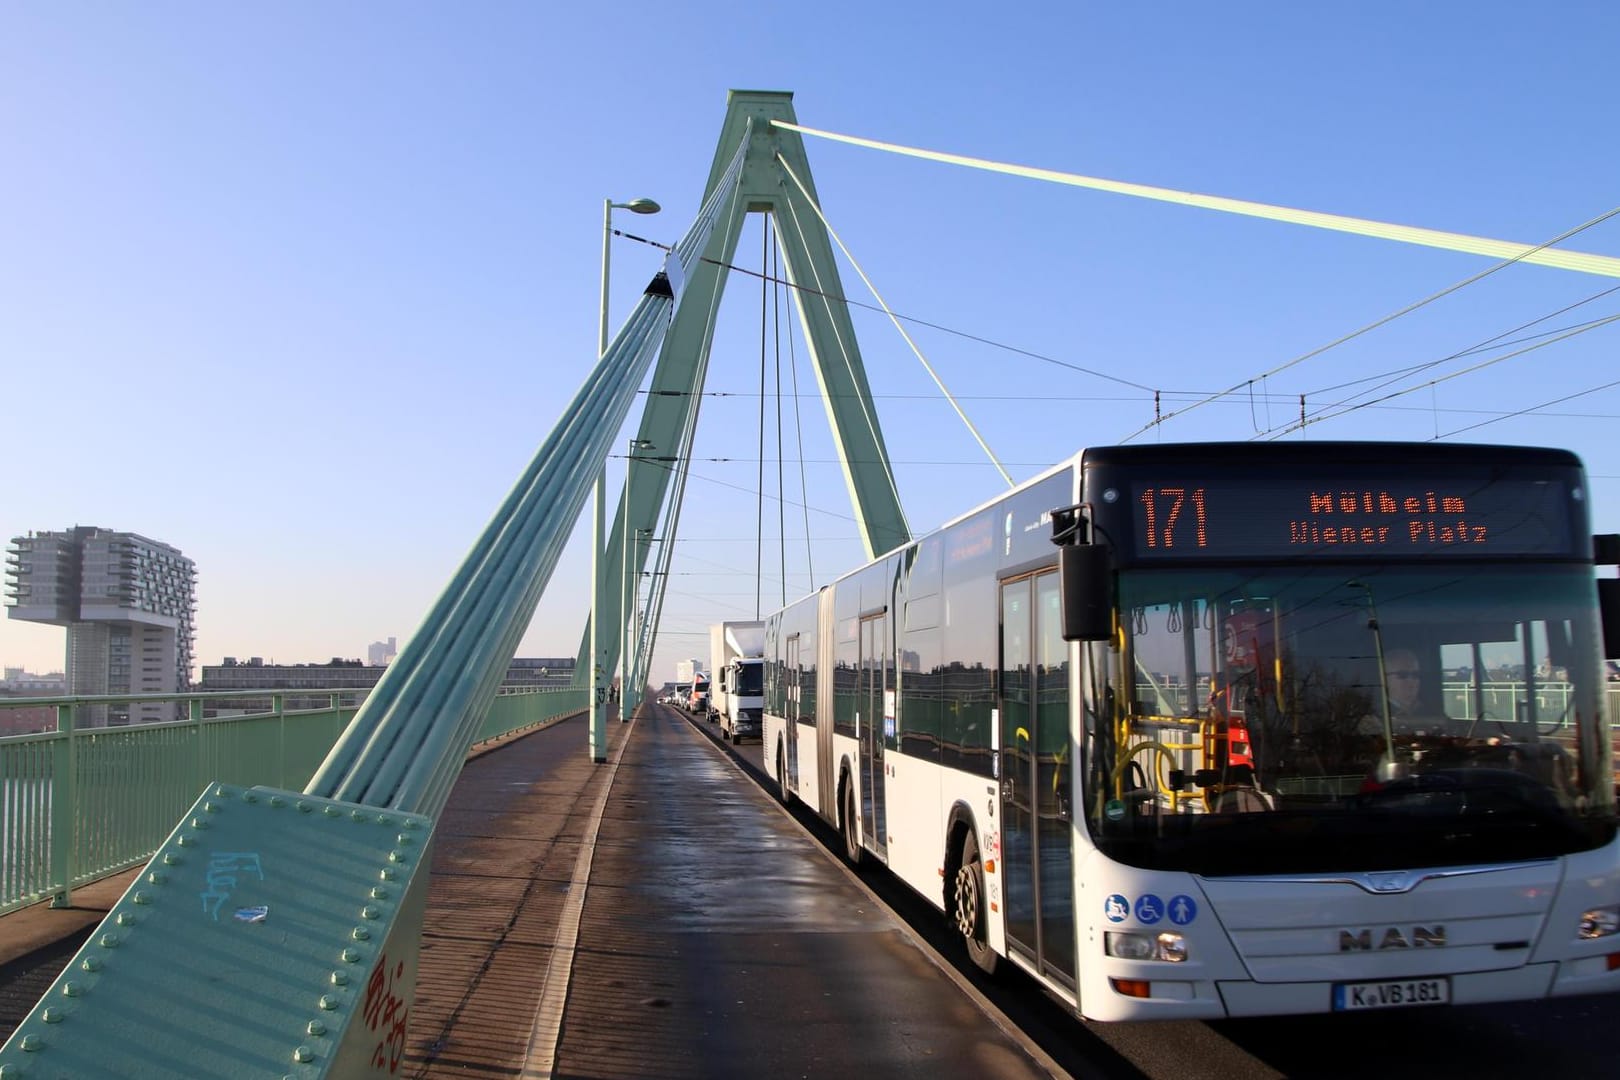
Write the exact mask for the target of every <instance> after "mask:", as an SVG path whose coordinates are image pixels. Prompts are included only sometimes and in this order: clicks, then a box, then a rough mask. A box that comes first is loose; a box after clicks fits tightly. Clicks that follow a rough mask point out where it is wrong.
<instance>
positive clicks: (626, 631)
mask: <svg viewBox="0 0 1620 1080" xmlns="http://www.w3.org/2000/svg"><path fill="white" fill-rule="evenodd" d="M652 449H655V447H654V446H653V444H652V443H651V442H649V441H648V440H646V439H631V440H630V452H629V453H628V454H626V455H625V457H624V512H623V513H622V514H621V515H620V516H621V517H622V518H623V519H624V528H623V530H622V531H621V532H620V533H619V540H620V549H619V558H620V561H621V569H622V571H623V572H622V573H621V574H620V575H619V632H620V634H621V637H620V639H619V641H620V646H619V720H620V721H621V722H623V721H625V720H629V719H630V714H631V712H632V710H634V709H635V701H634V699H633V697H632V695H631V692H630V673H631V672H630V667H631V665H630V645H631V635H632V634H633V632H634V631H633V628H632V627H631V626H630V604H629V601H630V589H631V588H632V585H633V583H632V582H631V580H630V470H631V466H632V465H633V464H634V463H635V460H636V451H637V450H652ZM640 534H641V530H640V529H637V530H636V554H637V555H638V556H639V555H640V554H641V535H640Z"/></svg>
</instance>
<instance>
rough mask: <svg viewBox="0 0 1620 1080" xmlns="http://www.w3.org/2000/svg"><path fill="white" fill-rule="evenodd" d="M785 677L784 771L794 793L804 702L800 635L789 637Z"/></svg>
mask: <svg viewBox="0 0 1620 1080" xmlns="http://www.w3.org/2000/svg"><path fill="white" fill-rule="evenodd" d="M785 675H786V677H787V708H786V709H785V710H784V718H785V719H786V720H787V724H786V728H787V730H786V732H785V733H784V737H785V739H786V741H787V747H786V749H785V750H784V751H783V755H784V756H785V757H786V758H787V761H786V762H784V770H785V771H786V773H787V778H788V779H789V780H790V781H791V782H790V783H789V784H788V787H789V788H790V789H791V790H793V791H798V790H799V706H800V702H801V700H802V699H801V698H800V696H799V684H800V682H801V674H800V671H799V635H798V634H794V635H792V636H791V637H789V638H788V639H787V670H786V672H785ZM767 752H769V751H767Z"/></svg>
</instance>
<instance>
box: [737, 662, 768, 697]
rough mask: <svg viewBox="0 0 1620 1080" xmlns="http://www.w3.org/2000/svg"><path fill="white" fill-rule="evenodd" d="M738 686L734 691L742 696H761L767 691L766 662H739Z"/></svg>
mask: <svg viewBox="0 0 1620 1080" xmlns="http://www.w3.org/2000/svg"><path fill="white" fill-rule="evenodd" d="M737 666H738V671H737V688H736V690H735V691H734V693H736V694H738V695H739V696H742V697H759V696H760V695H762V694H764V693H765V664H764V662H763V661H761V662H758V663H753V664H739V665H737Z"/></svg>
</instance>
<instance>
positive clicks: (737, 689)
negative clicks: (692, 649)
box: [709, 622, 765, 743]
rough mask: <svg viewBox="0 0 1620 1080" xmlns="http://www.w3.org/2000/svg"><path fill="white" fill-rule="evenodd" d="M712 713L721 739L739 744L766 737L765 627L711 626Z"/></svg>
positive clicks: (753, 624) (760, 624) (745, 624)
mask: <svg viewBox="0 0 1620 1080" xmlns="http://www.w3.org/2000/svg"><path fill="white" fill-rule="evenodd" d="M709 677H710V694H711V699H710V700H711V701H712V704H711V706H710V710H711V712H712V713H713V715H714V716H715V717H716V718H717V719H718V720H719V721H720V737H721V738H724V739H730V740H731V741H732V742H734V743H740V742H742V741H743V739H745V738H754V739H758V738H761V737H763V735H764V729H763V728H762V727H761V726H760V719H761V716H762V715H763V713H764V710H765V624H764V623H763V622H723V623H716V624H714V625H713V626H711V627H709Z"/></svg>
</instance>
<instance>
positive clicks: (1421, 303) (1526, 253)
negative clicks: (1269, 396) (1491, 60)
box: [1120, 206, 1620, 442]
mask: <svg viewBox="0 0 1620 1080" xmlns="http://www.w3.org/2000/svg"><path fill="white" fill-rule="evenodd" d="M1616 214H1620V206H1617V207H1615V208H1614V209H1612V210H1609V211H1607V212H1605V213H1603V214H1600V215H1598V216H1597V217H1595V218H1593V219H1592V220H1590V221H1587V222H1583V223H1582V224H1580V225H1577V226H1575V227H1574V228H1573V229H1569V230H1566V231H1565V232H1562V233H1559V234H1558V235H1557V236H1555V237H1553V238H1552V239H1551V240H1548V241H1546V242H1544V243H1541V244H1537V245H1536V246H1535V247H1533V248H1529V249H1526V250H1523V251H1520V252H1519V253H1518V254H1515V255H1513V256H1512V257H1510V258H1506V259H1503V260H1502V261H1501V262H1499V263H1496V264H1495V265H1493V266H1488V267H1486V268H1485V269H1484V270H1481V271H1480V272H1479V273H1477V274H1472V275H1470V276H1469V277H1466V278H1464V279H1463V280H1461V281H1459V282H1457V283H1455V284H1453V285H1448V286H1446V287H1445V288H1444V289H1441V290H1440V291H1439V292H1436V293H1432V294H1430V295H1429V296H1426V297H1424V298H1423V299H1421V300H1417V301H1414V302H1413V303H1410V304H1407V305H1406V306H1405V307H1403V308H1401V309H1399V310H1397V311H1392V312H1390V313H1389V314H1388V315H1385V316H1384V317H1383V318H1380V319H1374V320H1373V321H1372V322H1370V323H1368V324H1366V325H1365V326H1362V327H1359V328H1358V329H1355V330H1352V331H1350V332H1349V333H1348V334H1344V335H1342V336H1341V337H1337V338H1335V339H1334V340H1332V341H1330V342H1328V343H1327V344H1326V345H1320V346H1318V347H1317V348H1314V349H1311V350H1310V351H1308V352H1304V353H1301V354H1300V355H1299V356H1296V357H1294V358H1293V359H1292V360H1288V361H1286V362H1284V363H1281V364H1278V365H1277V366H1276V367H1273V368H1270V369H1269V370H1266V371H1262V372H1261V373H1260V374H1258V375H1253V376H1250V377H1249V378H1248V379H1245V380H1243V381H1242V382H1239V383H1236V384H1235V385H1233V386H1230V387H1228V388H1227V389H1225V390H1223V391H1221V392H1220V393H1218V394H1212V395H1210V396H1209V397H1208V398H1205V399H1204V400H1202V401H1195V402H1193V403H1192V404H1191V405H1189V406H1187V407H1186V408H1185V409H1178V410H1176V411H1175V412H1171V413H1166V414H1165V415H1163V416H1155V417H1154V418H1153V419H1152V420H1150V421H1149V422H1148V423H1146V424H1143V425H1142V426H1141V427H1139V428H1137V429H1136V430H1135V431H1132V432H1131V433H1130V434H1128V435H1126V436H1125V437H1124V438H1123V439H1121V440H1120V441H1121V442H1130V441H1131V440H1132V439H1134V438H1136V436H1138V435H1140V434H1142V433H1143V432H1145V431H1148V430H1150V429H1152V428H1155V427H1158V426H1160V425H1161V424H1163V423H1164V422H1165V421H1167V420H1170V419H1173V418H1174V417H1177V416H1185V415H1186V414H1187V413H1190V412H1192V411H1193V410H1194V409H1198V408H1201V407H1203V406H1204V405H1207V404H1209V403H1210V402H1211V401H1214V400H1216V399H1217V398H1220V397H1225V396H1226V395H1228V394H1233V393H1236V392H1237V391H1239V390H1242V389H1243V388H1244V387H1245V386H1247V385H1249V384H1250V383H1252V382H1255V381H1256V380H1259V379H1266V378H1270V377H1271V376H1273V375H1277V374H1279V373H1281V372H1284V371H1287V370H1288V369H1289V368H1291V367H1295V366H1297V365H1299V364H1303V363H1304V362H1305V361H1307V360H1311V359H1314V358H1315V357H1318V356H1321V355H1322V354H1323V353H1325V352H1327V351H1329V350H1330V349H1336V348H1338V347H1339V346H1340V345H1343V344H1344V343H1346V342H1348V341H1353V340H1355V339H1356V338H1358V337H1361V336H1362V335H1363V334H1367V333H1370V332H1372V331H1373V330H1376V329H1378V328H1379V327H1381V326H1386V325H1388V324H1389V323H1391V322H1394V321H1395V320H1396V319H1399V318H1401V317H1402V316H1404V315H1409V314H1411V313H1412V312H1414V311H1417V310H1418V309H1419V308H1422V307H1425V306H1427V305H1429V304H1432V303H1434V302H1435V301H1436V300H1439V299H1441V298H1442V297H1446V296H1449V295H1451V294H1452V293H1454V292H1456V291H1457V290H1459V289H1463V288H1466V287H1467V286H1469V285H1472V284H1474V283H1475V282H1477V281H1480V280H1482V279H1484V278H1487V277H1489V276H1490V275H1492V274H1494V273H1496V272H1497V271H1499V270H1505V269H1507V268H1508V267H1509V266H1512V265H1514V264H1515V263H1518V262H1522V261H1526V260H1527V259H1529V257H1530V255H1531V254H1532V253H1534V252H1537V251H1543V250H1545V249H1546V248H1547V247H1548V246H1549V245H1551V244H1556V243H1558V242H1559V241H1560V240H1566V239H1568V238H1569V237H1571V236H1574V235H1575V234H1576V233H1579V232H1582V231H1583V230H1585V229H1590V228H1591V227H1592V226H1594V225H1597V224H1599V223H1600V222H1603V221H1607V220H1608V219H1609V218H1612V217H1614V216H1615V215H1616ZM1617 262H1620V260H1617Z"/></svg>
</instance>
